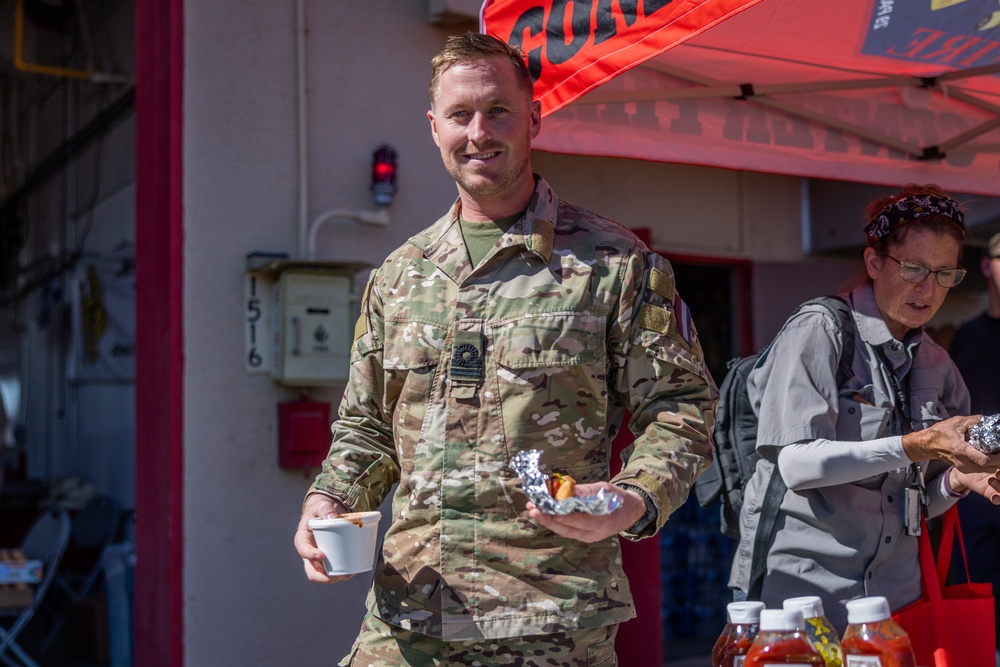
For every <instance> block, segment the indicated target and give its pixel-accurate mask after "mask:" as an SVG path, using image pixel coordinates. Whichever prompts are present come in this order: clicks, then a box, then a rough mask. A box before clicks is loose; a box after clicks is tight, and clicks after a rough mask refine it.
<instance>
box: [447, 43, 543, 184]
mask: <svg viewBox="0 0 1000 667" xmlns="http://www.w3.org/2000/svg"><path fill="white" fill-rule="evenodd" d="M427 117H428V118H429V119H430V122H431V133H432V134H433V136H434V142H435V143H436V144H437V145H438V147H439V148H440V149H441V159H442V160H443V161H444V166H445V169H447V170H448V173H449V174H450V175H451V177H452V178H453V179H455V182H456V183H457V184H458V187H459V190H460V191H461V193H462V194H463V199H465V197H466V196H468V197H469V198H471V199H472V200H476V201H479V202H481V203H483V204H485V203H487V202H490V201H500V200H503V199H504V198H508V197H514V198H521V197H522V196H523V192H524V191H525V190H526V189H527V191H528V192H529V196H530V192H531V191H533V190H534V177H533V176H532V173H531V140H532V139H533V138H534V137H535V136H536V135H537V134H538V131H539V129H540V127H541V109H540V106H539V104H538V103H537V102H532V99H531V92H530V91H529V90H527V89H525V88H524V87H522V86H520V85H518V79H517V77H516V76H515V73H514V68H513V66H512V65H511V63H510V62H508V61H506V60H505V59H503V58H499V57H497V58H487V59H484V60H479V61H475V62H471V63H463V64H458V65H454V66H453V67H451V68H449V69H448V70H446V71H445V72H444V73H442V74H441V77H440V80H439V82H438V88H437V91H436V94H435V95H434V99H433V101H432V103H431V110H430V111H428V112H427Z"/></svg>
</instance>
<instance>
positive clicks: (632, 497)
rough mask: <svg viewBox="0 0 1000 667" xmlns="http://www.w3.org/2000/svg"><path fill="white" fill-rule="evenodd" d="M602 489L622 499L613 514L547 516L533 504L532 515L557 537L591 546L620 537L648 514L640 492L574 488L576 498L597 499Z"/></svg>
mask: <svg viewBox="0 0 1000 667" xmlns="http://www.w3.org/2000/svg"><path fill="white" fill-rule="evenodd" d="M601 489H604V493H606V494H608V493H613V494H615V495H618V496H621V498H622V504H621V507H619V508H618V509H616V510H615V511H614V512H611V513H610V514H604V515H598V516H595V515H593V514H587V513H585V512H573V513H571V514H546V513H544V512H542V511H541V510H540V509H538V508H537V507H535V505H534V503H531V502H529V503H528V516H529V517H530V518H531V519H532V520H533V521H536V522H538V523H539V524H541V525H542V526H545V527H546V528H548V529H549V530H551V531H552V532H553V533H556V534H557V535H562V536H563V537H568V538H570V539H572V540H579V541H581V542H588V543H590V542H600V541H601V540H604V539H607V538H609V537H611V536H612V535H617V534H618V533H620V532H622V531H623V530H625V529H626V528H628V527H629V526H631V525H632V524H634V523H635V522H636V521H638V520H639V519H640V518H641V517H642V515H643V514H645V513H646V503H645V502H644V501H643V499H642V497H641V496H640V495H639V494H638V493H636V492H635V491H630V490H627V489H623V488H621V487H618V486H615V485H614V484H610V483H608V482H594V483H593V484H577V485H576V487H575V488H574V489H573V495H574V496H576V497H585V496H593V495H597V492H598V491H600V490H601Z"/></svg>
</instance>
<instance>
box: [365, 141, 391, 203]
mask: <svg viewBox="0 0 1000 667" xmlns="http://www.w3.org/2000/svg"><path fill="white" fill-rule="evenodd" d="M396 189H397V188H396V151H395V150H393V148H392V146H390V145H388V144H383V145H381V146H379V147H378V148H376V149H375V153H374V154H373V155H372V188H371V190H372V197H373V198H374V199H375V205H376V206H389V205H390V204H392V200H393V198H394V197H395V196H396Z"/></svg>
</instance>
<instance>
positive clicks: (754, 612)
mask: <svg viewBox="0 0 1000 667" xmlns="http://www.w3.org/2000/svg"><path fill="white" fill-rule="evenodd" d="M762 609H764V603H763V602H750V601H747V602H730V603H729V604H727V605H726V616H727V617H728V618H729V622H730V623H739V624H741V625H751V624H752V625H756V624H757V623H759V622H760V612H761V610H762Z"/></svg>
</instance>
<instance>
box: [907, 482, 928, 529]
mask: <svg viewBox="0 0 1000 667" xmlns="http://www.w3.org/2000/svg"><path fill="white" fill-rule="evenodd" d="M922 507H923V504H922V503H921V498H920V489H918V488H916V487H912V486H911V487H910V488H908V489H907V490H906V534H907V535H910V536H912V537H916V536H918V535H920V533H922V532H923V524H924V522H923V521H922V520H921V519H922V518H923V517H922V516H921V508H922Z"/></svg>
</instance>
